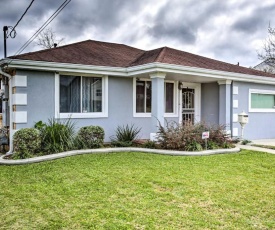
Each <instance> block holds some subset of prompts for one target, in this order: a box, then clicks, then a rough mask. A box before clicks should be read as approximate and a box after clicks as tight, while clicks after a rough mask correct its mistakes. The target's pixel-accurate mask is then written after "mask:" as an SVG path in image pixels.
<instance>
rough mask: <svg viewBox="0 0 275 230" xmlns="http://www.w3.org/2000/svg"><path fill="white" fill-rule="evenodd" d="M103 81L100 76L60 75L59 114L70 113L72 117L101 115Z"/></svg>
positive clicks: (102, 108) (102, 109)
mask: <svg viewBox="0 0 275 230" xmlns="http://www.w3.org/2000/svg"><path fill="white" fill-rule="evenodd" d="M103 82H104V81H103V78H101V77H84V76H69V75H60V77H59V112H60V115H62V114H71V115H72V117H89V115H95V114H96V115H102V114H103V112H104V95H103V94H104V93H103V92H104V87H103V86H104V84H103ZM85 114H86V115H85ZM61 117H62V116H61Z"/></svg>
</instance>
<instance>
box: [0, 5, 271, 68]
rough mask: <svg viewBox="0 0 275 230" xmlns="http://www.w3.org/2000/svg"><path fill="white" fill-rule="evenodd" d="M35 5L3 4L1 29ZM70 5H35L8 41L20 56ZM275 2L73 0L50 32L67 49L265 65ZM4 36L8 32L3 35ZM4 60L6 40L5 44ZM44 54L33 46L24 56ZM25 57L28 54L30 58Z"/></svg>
mask: <svg viewBox="0 0 275 230" xmlns="http://www.w3.org/2000/svg"><path fill="white" fill-rule="evenodd" d="M30 2H31V0H0V26H1V31H2V28H3V26H14V25H15V24H16V22H17V21H18V19H19V18H20V17H21V15H22V14H23V12H24V11H25V9H26V8H27V7H28V5H29V3H30ZM63 2H64V0H35V1H34V3H33V5H32V6H31V8H30V9H29V11H28V12H27V14H26V15H25V17H24V18H23V19H22V21H21V22H20V23H19V25H18V26H17V28H16V32H17V36H16V37H15V38H14V39H12V38H8V40H7V49H8V55H13V54H15V53H16V51H17V50H18V49H19V48H20V47H21V46H22V45H23V44H24V43H25V42H26V41H27V40H28V39H29V38H30V37H31V36H32V35H33V34H34V33H35V31H36V30H37V29H38V28H39V27H40V26H41V25H42V24H43V23H44V22H45V21H46V20H47V19H48V18H49V17H50V16H51V15H52V13H53V12H54V11H55V10H56V9H57V8H58V7H59V6H60V5H61V4H62V3H63ZM274 15H275V1H274V0H261V1H259V0H226V1H221V0H72V1H71V2H70V3H69V4H68V5H67V6H66V7H65V8H64V10H63V11H62V12H61V13H60V14H59V15H58V16H57V17H56V18H55V19H54V20H53V21H52V23H51V24H50V25H49V27H51V28H52V30H53V31H55V32H56V36H57V37H58V38H64V43H63V44H70V43H73V42H77V41H82V40H87V39H93V40H99V41H106V42H115V43H123V44H127V45H130V46H134V47H137V48H140V49H144V50H150V49H155V48H158V47H162V46H168V47H172V48H175V49H180V50H184V51H187V52H191V53H195V54H198V55H202V56H206V57H210V58H214V59H217V60H221V61H225V62H229V63H232V64H236V63H237V62H240V65H242V66H247V67H249V66H255V65H256V64H257V63H259V62H260V61H259V60H258V57H257V51H260V50H261V48H262V46H263V41H264V40H265V39H266V38H267V35H268V34H267V28H268V25H269V23H270V25H271V27H275V19H274ZM2 33H3V32H2ZM0 44H1V46H0V58H3V56H4V54H3V35H2V36H1V42H0ZM39 49H41V48H40V47H38V46H37V45H35V43H34V42H33V43H32V44H30V46H29V47H28V48H27V49H26V50H24V52H30V51H34V50H39ZM24 52H23V53H24Z"/></svg>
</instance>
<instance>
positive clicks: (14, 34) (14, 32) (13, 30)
mask: <svg viewBox="0 0 275 230" xmlns="http://www.w3.org/2000/svg"><path fill="white" fill-rule="evenodd" d="M33 2H34V0H32V1H31V3H30V4H29V6H28V7H27V9H26V10H25V12H24V13H23V14H22V16H21V18H20V19H19V20H18V21H17V23H16V24H15V26H14V27H13V29H12V30H11V32H10V34H9V35H10V36H11V37H15V36H16V31H15V28H16V26H17V25H18V24H19V22H20V21H21V20H22V18H23V17H24V16H25V14H26V13H27V11H28V10H29V9H30V7H31V5H32V3H33ZM12 32H13V35H12Z"/></svg>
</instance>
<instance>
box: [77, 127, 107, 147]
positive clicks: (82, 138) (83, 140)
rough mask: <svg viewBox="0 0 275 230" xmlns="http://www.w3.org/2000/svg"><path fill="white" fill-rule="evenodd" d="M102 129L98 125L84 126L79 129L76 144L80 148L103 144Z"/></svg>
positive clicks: (103, 134)
mask: <svg viewBox="0 0 275 230" xmlns="http://www.w3.org/2000/svg"><path fill="white" fill-rule="evenodd" d="M104 136H105V133H104V129H103V128H101V127H100V126H85V127H82V128H80V129H79V131H78V133H77V136H76V145H77V146H78V148H80V149H93V148H100V147H102V146H103V141H104Z"/></svg>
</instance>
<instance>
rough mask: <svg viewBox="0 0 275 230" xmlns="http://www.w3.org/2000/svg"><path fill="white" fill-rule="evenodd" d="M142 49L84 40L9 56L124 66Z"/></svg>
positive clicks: (36, 59) (47, 60)
mask: <svg viewBox="0 0 275 230" xmlns="http://www.w3.org/2000/svg"><path fill="white" fill-rule="evenodd" d="M143 52H144V51H143V50H140V49H136V48H134V47H130V46H127V45H123V44H115V43H107V42H99V41H92V40H86V41H82V42H77V43H73V44H70V45H65V46H60V47H57V48H52V49H46V50H41V51H37V52H31V53H26V54H21V55H17V56H13V57H10V58H15V59H23V60H33V61H46V62H61V63H72V64H83V65H96V66H112V67H125V66H127V65H129V64H130V63H131V62H132V61H133V60H134V59H135V58H136V57H137V56H139V55H141V54H142V53H143Z"/></svg>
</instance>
